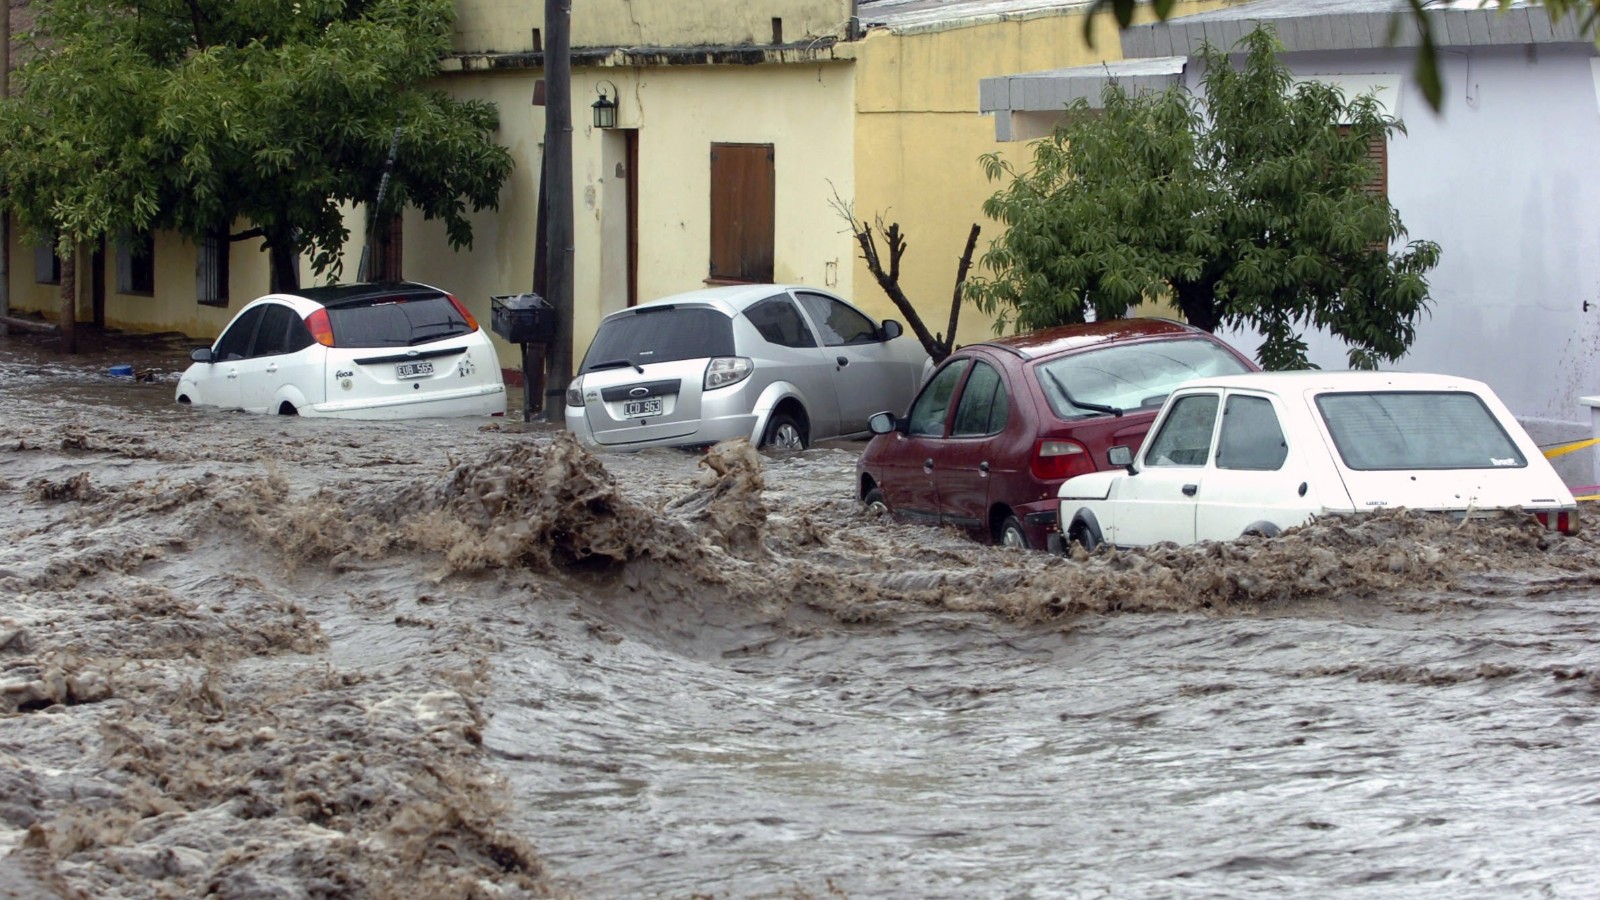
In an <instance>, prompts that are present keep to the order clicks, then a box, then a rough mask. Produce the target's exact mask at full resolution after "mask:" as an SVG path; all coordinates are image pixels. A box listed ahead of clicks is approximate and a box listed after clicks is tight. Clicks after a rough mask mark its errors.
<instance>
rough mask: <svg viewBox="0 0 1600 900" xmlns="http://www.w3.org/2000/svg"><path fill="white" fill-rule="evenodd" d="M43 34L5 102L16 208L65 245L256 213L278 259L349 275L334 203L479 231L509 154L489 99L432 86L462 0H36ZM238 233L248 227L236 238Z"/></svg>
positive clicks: (453, 237)
mask: <svg viewBox="0 0 1600 900" xmlns="http://www.w3.org/2000/svg"><path fill="white" fill-rule="evenodd" d="M32 7H33V9H34V11H35V12H36V14H37V22H38V29H37V31H36V32H35V33H34V34H33V35H32V36H31V38H32V40H31V43H30V48H29V50H28V52H27V54H26V55H25V56H24V58H23V64H22V65H21V66H20V68H19V70H18V72H17V74H16V91H15V92H14V97H13V99H11V100H8V101H6V102H5V103H3V104H0V130H3V133H5V134H6V135H7V137H8V141H7V142H6V143H5V145H4V146H3V147H0V177H3V178H4V182H5V187H6V190H7V197H6V202H7V203H8V204H9V205H10V207H11V208H12V209H13V210H14V211H15V212H16V214H17V217H18V220H19V222H20V223H21V224H22V226H23V227H24V229H26V230H27V231H28V232H29V233H31V235H32V236H33V237H34V238H36V239H50V238H54V239H55V240H56V241H57V246H58V247H62V248H65V247H67V246H70V245H71V244H72V243H73V242H76V241H93V240H97V239H99V238H101V237H104V236H112V237H115V236H117V235H119V234H121V233H124V232H129V233H139V232H145V231H150V230H155V229H174V230H177V231H179V232H181V233H183V234H184V235H186V236H189V237H192V238H198V237H200V236H203V235H206V234H210V233H215V232H216V231H217V230H219V229H226V228H230V227H232V223H234V222H238V221H244V222H248V223H249V225H250V226H251V227H252V231H250V232H248V233H247V234H248V235H250V236H254V235H259V236H260V237H261V238H262V239H263V241H264V243H265V245H266V246H267V247H268V248H270V249H271V250H272V251H273V257H274V265H275V267H280V266H281V265H282V264H284V263H285V262H287V263H289V264H291V265H292V262H293V259H294V257H295V256H296V255H298V254H300V253H307V252H309V253H310V254H311V255H312V263H313V266H314V268H315V269H316V270H317V271H319V272H322V271H328V272H330V273H332V274H333V275H337V274H338V273H339V271H340V269H341V262H342V261H341V259H340V256H339V253H340V249H341V248H342V246H343V244H344V243H345V241H346V240H347V239H348V237H349V235H348V233H347V229H346V228H345V227H344V220H343V217H342V216H341V205H342V204H346V203H352V202H370V201H372V200H373V199H374V198H375V197H376V194H377V187H378V183H379V180H380V177H381V175H382V171H383V166H384V161H385V159H386V157H387V155H388V150H389V146H390V141H391V138H392V136H393V135H394V133H395V130H396V129H399V152H398V155H397V158H396V162H395V166H394V170H393V174H392V181H391V183H390V188H389V191H388V193H387V194H386V197H385V207H386V211H393V210H397V209H400V208H402V205H411V206H415V207H417V208H418V209H420V210H421V211H422V213H423V215H424V216H425V217H427V218H430V219H433V218H438V219H442V220H443V221H444V223H445V228H446V232H447V234H448V236H449V241H450V243H451V245H452V246H455V247H461V246H466V245H469V244H470V242H471V239H472V229H471V224H470V221H469V219H468V217H467V216H468V208H469V207H470V208H471V209H472V210H478V209H484V208H494V207H495V205H496V204H497V202H498V199H499V190H500V186H501V184H503V183H504V181H505V179H506V177H507V176H508V175H509V174H510V171H511V165H512V163H511V157H510V154H509V153H508V152H507V151H506V150H505V148H503V147H500V146H498V145H496V144H495V143H494V141H493V140H492V136H493V132H494V131H495V129H496V128H497V127H498V120H497V115H496V111H495V109H494V107H493V106H492V105H490V104H487V103H482V102H470V101H468V102H463V101H458V100H454V99H452V98H450V97H449V96H447V95H446V94H444V93H443V92H442V91H438V90H435V89H430V88H428V87H427V86H426V82H427V80H428V79H430V78H432V77H434V76H435V75H437V72H438V62H439V59H440V58H441V56H443V55H444V54H445V53H447V52H448V51H449V38H450V30H451V27H452V22H453V18H454V3H453V2H452V0H299V2H295V3H288V2H282V0H136V2H134V0H34V2H33V4H32ZM238 236H239V235H236V237H238Z"/></svg>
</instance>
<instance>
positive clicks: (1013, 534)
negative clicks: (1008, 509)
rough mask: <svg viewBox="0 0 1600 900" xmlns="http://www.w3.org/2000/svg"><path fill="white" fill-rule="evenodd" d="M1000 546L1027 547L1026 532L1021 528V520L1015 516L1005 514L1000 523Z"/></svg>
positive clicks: (1023, 548)
mask: <svg viewBox="0 0 1600 900" xmlns="http://www.w3.org/2000/svg"><path fill="white" fill-rule="evenodd" d="M1000 546H1002V547H1015V548H1016V549H1018V550H1026V549H1028V534H1027V532H1025V531H1023V530H1022V522H1021V521H1020V520H1018V519H1017V517H1016V516H1006V520H1005V521H1004V522H1002V523H1000Z"/></svg>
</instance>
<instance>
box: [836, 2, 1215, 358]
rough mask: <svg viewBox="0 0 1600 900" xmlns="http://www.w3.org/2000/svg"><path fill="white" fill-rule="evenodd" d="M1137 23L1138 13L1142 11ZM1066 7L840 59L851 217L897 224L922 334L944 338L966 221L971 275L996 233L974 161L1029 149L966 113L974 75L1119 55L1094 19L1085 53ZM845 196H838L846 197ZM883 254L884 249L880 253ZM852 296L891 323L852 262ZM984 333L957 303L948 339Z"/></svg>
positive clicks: (1015, 160)
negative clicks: (856, 288) (852, 147)
mask: <svg viewBox="0 0 1600 900" xmlns="http://www.w3.org/2000/svg"><path fill="white" fill-rule="evenodd" d="M1221 5H1224V3H1222V2H1217V0H1210V2H1204V3H1179V4H1178V10H1177V12H1178V13H1181V14H1191V13H1195V12H1199V11H1202V10H1204V9H1210V8H1214V7H1217V6H1221ZM1145 14H1146V15H1148V10H1146V11H1145ZM1083 26H1084V18H1083V14H1082V9H1081V7H1080V8H1077V9H1073V10H1070V11H1067V12H1064V13H1059V14H1037V15H1032V16H1027V17H1021V18H1016V19H1010V20H1003V21H993V20H991V21H987V22H982V23H977V24H973V23H967V24H965V25H961V24H959V23H958V24H952V25H947V26H944V27H932V28H919V29H915V30H908V31H907V32H906V33H904V34H899V33H892V32H889V31H887V30H878V31H873V32H870V33H868V34H867V36H866V37H865V38H864V39H863V40H862V41H860V42H858V43H855V44H851V45H847V46H846V47H845V48H844V50H843V53H844V54H846V55H850V56H853V57H854V58H855V60H856V82H857V84H858V85H859V92H858V95H857V97H856V109H857V118H856V130H855V134H856V138H855V143H856V191H855V194H854V197H853V199H854V201H855V211H856V216H857V218H858V219H859V218H865V219H867V220H868V221H874V220H875V218H876V217H877V216H880V215H881V216H882V217H883V220H884V222H885V223H889V222H898V223H899V224H900V227H901V230H902V231H903V232H904V233H905V235H906V240H907V250H906V255H905V257H904V258H903V259H902V261H901V273H900V285H901V287H902V289H903V290H904V292H905V294H906V296H907V297H909V298H911V300H912V302H913V303H915V304H916V306H917V309H918V311H919V312H920V313H921V314H922V316H923V319H924V322H925V323H926V324H927V326H928V328H929V329H930V330H932V331H934V332H942V331H944V329H945V327H946V325H947V324H948V322H949V317H950V296H951V293H952V291H953V289H954V287H955V276H956V269H957V264H958V261H959V259H960V256H961V251H962V249H963V248H964V247H965V245H966V239H967V234H968V232H969V231H970V230H971V228H972V225H973V223H978V224H979V225H980V226H981V227H982V233H981V234H980V235H979V237H978V246H977V249H976V251H975V252H974V253H973V261H972V262H973V268H972V273H973V274H977V273H979V272H980V269H979V261H980V260H981V259H982V257H983V252H984V250H986V249H987V248H988V246H989V244H990V242H991V241H993V240H994V239H995V238H996V237H998V236H999V230H1000V226H999V224H998V223H996V222H993V221H990V220H988V219H986V218H985V217H984V216H983V209H982V207H983V201H984V200H986V199H987V198H988V197H990V196H991V195H992V194H994V192H995V191H996V190H997V189H998V188H999V187H1001V185H1000V184H997V183H991V182H989V181H988V180H987V179H985V177H984V174H983V170H982V168H980V166H979V165H978V157H979V156H981V155H982V154H985V153H991V152H993V153H998V154H999V155H1000V156H1001V157H1002V158H1004V159H1006V160H1008V161H1010V162H1011V163H1012V164H1013V165H1014V166H1017V167H1019V168H1026V166H1027V163H1028V160H1029V158H1030V157H1031V152H1032V151H1031V148H1030V147H1029V146H1028V145H1027V144H1025V143H1020V142H1019V143H1005V144H1001V143H997V142H996V141H995V138H994V123H993V121H991V120H990V119H989V118H987V117H985V116H982V115H980V114H979V113H978V111H977V110H978V81H979V79H982V78H987V77H992V76H997V75H1005V74H1013V73H1017V72H1032V71H1039V70H1044V69H1055V68H1063V67H1067V66H1080V65H1091V64H1093V63H1096V62H1100V61H1102V60H1114V59H1120V58H1121V56H1122V51H1121V41H1120V39H1119V37H1118V34H1117V31H1116V28H1115V24H1114V22H1113V21H1112V20H1111V19H1110V18H1109V17H1108V16H1101V17H1098V18H1097V19H1096V20H1095V23H1094V26H1093V27H1094V32H1093V33H1094V45H1093V46H1092V47H1091V46H1089V45H1088V44H1087V43H1086V42H1085V41H1084V35H1083ZM846 196H847V197H848V196H850V195H846ZM883 252H885V253H886V252H887V251H886V250H884V251H883ZM854 256H855V259H854V262H853V263H852V266H853V268H854V270H855V281H856V283H857V284H859V285H861V291H860V294H859V296H858V297H857V298H856V299H857V301H858V302H859V303H861V304H862V305H863V306H864V307H865V308H866V309H868V310H869V311H870V312H871V313H872V314H873V315H876V316H892V317H899V313H898V312H897V311H895V308H894V304H892V303H891V302H889V299H888V297H887V296H886V295H884V293H883V291H882V290H881V289H880V288H878V286H877V284H876V282H875V281H874V280H873V278H872V275H871V273H870V272H869V271H868V270H867V267H866V264H865V263H864V262H862V261H861V260H860V254H859V253H856V254H854ZM993 334H994V331H993V327H992V320H991V319H990V318H989V317H987V316H984V315H983V314H981V313H980V312H978V310H977V309H976V308H974V307H972V306H971V305H963V307H962V310H961V324H960V326H959V327H958V328H957V332H956V335H957V342H958V343H970V342H973V341H978V340H983V339H985V338H988V337H991V336H992V335H993Z"/></svg>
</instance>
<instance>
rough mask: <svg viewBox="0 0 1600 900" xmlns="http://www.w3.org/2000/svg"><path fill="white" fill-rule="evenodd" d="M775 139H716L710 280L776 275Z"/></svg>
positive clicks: (761, 278)
mask: <svg viewBox="0 0 1600 900" xmlns="http://www.w3.org/2000/svg"><path fill="white" fill-rule="evenodd" d="M775 184H776V179H775V175H774V170H773V149H772V145H771V144H712V145H711V274H710V277H709V278H708V279H707V280H708V281H730V282H767V281H771V280H772V258H773V246H774V244H773V222H774V220H775V215H774V185H775Z"/></svg>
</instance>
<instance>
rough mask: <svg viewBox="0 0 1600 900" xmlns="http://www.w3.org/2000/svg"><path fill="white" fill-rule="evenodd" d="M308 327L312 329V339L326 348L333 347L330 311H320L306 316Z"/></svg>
mask: <svg viewBox="0 0 1600 900" xmlns="http://www.w3.org/2000/svg"><path fill="white" fill-rule="evenodd" d="M306 327H307V328H309V329H311V337H312V338H313V339H315V340H316V342H317V343H319V344H321V345H322V346H324V347H332V346H333V325H332V323H330V322H329V321H328V311H327V310H325V309H319V310H317V311H316V312H314V313H312V314H311V315H309V316H306Z"/></svg>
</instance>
